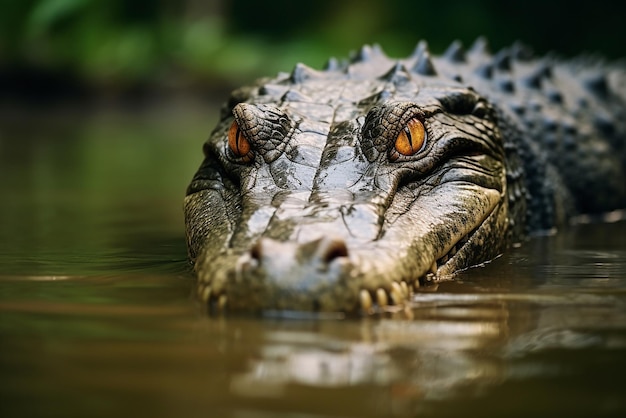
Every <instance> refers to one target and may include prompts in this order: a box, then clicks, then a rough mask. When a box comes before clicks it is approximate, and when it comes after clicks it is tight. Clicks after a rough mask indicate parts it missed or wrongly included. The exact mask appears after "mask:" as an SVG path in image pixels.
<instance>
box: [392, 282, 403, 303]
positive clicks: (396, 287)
mask: <svg viewBox="0 0 626 418" xmlns="http://www.w3.org/2000/svg"><path fill="white" fill-rule="evenodd" d="M389 293H390V294H391V298H392V299H393V302H394V303H395V304H396V305H401V304H402V300H403V299H404V297H403V295H402V288H401V287H400V284H399V283H398V282H391V291H390V292H389Z"/></svg>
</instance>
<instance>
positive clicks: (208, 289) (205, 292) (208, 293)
mask: <svg viewBox="0 0 626 418" xmlns="http://www.w3.org/2000/svg"><path fill="white" fill-rule="evenodd" d="M210 297H211V286H207V287H205V288H204V289H203V290H202V293H201V294H200V298H201V299H202V301H203V302H208V301H209V298H210Z"/></svg>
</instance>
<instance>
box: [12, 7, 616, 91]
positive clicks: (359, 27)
mask: <svg viewBox="0 0 626 418" xmlns="http://www.w3.org/2000/svg"><path fill="white" fill-rule="evenodd" d="M605 3H606V4H605ZM625 9H626V4H624V3H618V2H603V1H598V2H594V3H593V4H590V3H589V2H586V1H585V2H583V1H580V0H571V1H564V0H558V1H545V0H526V1H508V2H502V1H499V0H473V1H469V0H465V1H463V0H447V1H442V2H426V1H411V0H387V1H374V0H344V1H339V0H318V1H290V0H272V1H271V2H258V1H256V0H231V1H226V0H208V1H202V0H180V1H174V0H133V1H129V0H0V10H1V11H2V12H1V13H0V71H2V70H5V71H6V70H7V69H9V70H10V69H15V68H30V69H32V68H34V69H36V70H37V71H44V72H45V71H52V72H61V73H67V75H68V76H69V77H73V76H77V77H79V78H80V79H83V80H87V81H88V82H95V83H96V84H97V83H104V84H110V83H130V84H132V83H137V82H142V83H145V82H148V83H153V82H155V81H158V82H162V81H164V80H165V81H167V82H172V83H176V82H180V81H183V82H186V81H189V80H195V81H206V82H213V83H215V82H218V83H219V82H220V81H221V80H231V81H233V82H238V81H239V80H241V79H246V78H250V77H253V76H259V75H266V74H270V75H271V74H273V73H275V72H276V71H278V70H288V69H289V68H290V67H291V66H292V65H293V64H294V63H295V62H296V61H304V62H307V63H309V64H311V65H313V66H317V67H319V66H321V65H322V64H323V62H324V61H325V60H326V58H327V57H328V56H329V55H335V56H346V55H347V54H348V52H349V51H350V50H354V49H356V48H358V47H359V46H360V45H361V44H363V43H372V42H378V43H380V44H381V45H383V47H384V48H385V50H387V51H388V52H389V53H390V54H391V55H404V54H407V53H408V52H410V50H411V49H412V47H413V46H414V45H415V44H416V42H417V41H418V40H419V39H422V38H423V39H427V40H428V41H429V43H430V45H431V48H432V49H433V50H435V51H436V52H439V51H441V50H442V49H443V48H445V46H446V45H447V44H448V43H449V42H450V41H452V40H454V39H461V40H462V41H463V42H465V43H466V44H467V43H469V42H471V41H472V40H473V39H474V38H476V37H477V36H478V35H486V36H487V37H488V38H489V39H490V41H491V43H492V45H493V46H494V47H495V48H499V47H502V46H505V45H506V44H509V43H511V42H512V41H514V40H516V39H521V40H522V41H525V42H527V43H529V44H531V45H532V46H533V47H535V49H536V50H537V51H538V52H540V53H543V52H546V51H548V50H556V51H558V52H560V53H563V54H565V55H574V54H576V53H579V52H582V51H585V50H586V51H599V52H601V53H603V54H605V55H607V56H609V57H614V58H615V57H621V56H622V55H623V53H624V51H623V50H624V45H625V42H624V41H625V40H626V25H623V22H622V20H623V16H624V15H625V13H624V11H625Z"/></svg>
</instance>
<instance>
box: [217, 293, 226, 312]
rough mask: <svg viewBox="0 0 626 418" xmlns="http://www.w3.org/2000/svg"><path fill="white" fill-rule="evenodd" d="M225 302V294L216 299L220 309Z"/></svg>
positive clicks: (221, 309)
mask: <svg viewBox="0 0 626 418" xmlns="http://www.w3.org/2000/svg"><path fill="white" fill-rule="evenodd" d="M227 302H228V297H227V296H226V295H221V296H220V298H219V299H218V300H217V307H218V308H219V309H220V311H223V310H224V308H225V307H226V303H227Z"/></svg>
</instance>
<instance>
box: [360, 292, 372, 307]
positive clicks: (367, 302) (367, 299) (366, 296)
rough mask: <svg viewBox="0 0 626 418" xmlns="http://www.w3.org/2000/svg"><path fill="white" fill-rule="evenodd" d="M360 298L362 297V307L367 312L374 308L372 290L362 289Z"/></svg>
mask: <svg viewBox="0 0 626 418" xmlns="http://www.w3.org/2000/svg"><path fill="white" fill-rule="evenodd" d="M359 298H360V299H361V309H363V310H364V311H366V312H367V311H369V310H370V309H372V296H371V295H370V292H368V291H367V290H365V289H362V290H361V293H359Z"/></svg>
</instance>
